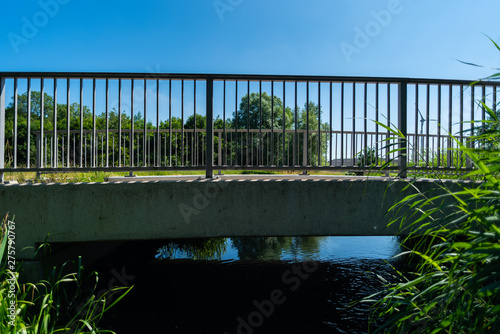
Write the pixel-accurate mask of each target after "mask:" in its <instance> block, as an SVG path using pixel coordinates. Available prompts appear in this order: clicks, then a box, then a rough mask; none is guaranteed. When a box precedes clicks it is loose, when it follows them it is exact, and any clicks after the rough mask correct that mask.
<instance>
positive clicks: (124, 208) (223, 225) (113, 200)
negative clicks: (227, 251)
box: [0, 174, 457, 258]
mask: <svg viewBox="0 0 500 334" xmlns="http://www.w3.org/2000/svg"><path fill="white" fill-rule="evenodd" d="M448 183H449V185H450V186H456V185H457V182H451V181H450V182H448ZM407 184H408V183H407V181H401V180H399V181H396V180H394V179H389V178H384V177H373V178H372V177H369V178H367V177H353V176H336V175H335V176H326V175H315V176H312V175H275V174H268V175H223V176H221V177H219V178H217V179H198V176H174V177H158V176H154V177H132V178H129V177H127V178H110V180H109V181H108V182H102V183H94V182H91V183H65V184H63V183H59V184H7V185H2V186H0V212H1V213H2V214H5V213H7V212H9V214H10V217H12V216H15V222H16V248H17V249H18V254H19V258H30V257H32V256H33V249H31V251H30V250H24V251H23V252H22V253H19V250H20V249H22V248H24V247H33V246H35V245H36V244H38V243H41V242H43V241H44V240H45V239H46V238H47V236H48V235H49V237H48V239H47V241H48V242H88V241H111V240H147V239H169V238H193V237H231V236H299V235H315V236H326V235H344V236H360V235H394V234H395V233H396V232H397V226H395V225H394V226H391V227H389V228H388V227H387V223H388V222H389V220H390V217H389V216H387V215H386V211H387V209H388V208H389V207H390V206H391V205H393V204H394V203H395V202H396V201H397V200H399V199H401V198H403V197H404V196H406V195H408V194H410V193H412V192H414V190H413V188H411V187H410V188H408V189H406V190H405V187H406V186H407ZM415 184H416V185H417V186H418V188H419V189H421V190H428V189H439V187H437V185H436V182H435V181H429V180H419V181H415Z"/></svg>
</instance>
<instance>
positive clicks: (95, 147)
mask: <svg viewBox="0 0 500 334" xmlns="http://www.w3.org/2000/svg"><path fill="white" fill-rule="evenodd" d="M95 108H96V79H95V78H94V79H93V80H92V141H91V144H90V151H91V154H90V162H91V166H92V167H96V166H97V164H98V162H97V155H98V154H99V140H98V138H97V129H96V111H95Z"/></svg>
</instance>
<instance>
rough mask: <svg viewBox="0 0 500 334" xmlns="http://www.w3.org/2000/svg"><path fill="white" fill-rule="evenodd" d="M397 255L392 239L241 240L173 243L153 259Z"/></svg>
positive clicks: (323, 258)
mask: <svg viewBox="0 0 500 334" xmlns="http://www.w3.org/2000/svg"><path fill="white" fill-rule="evenodd" d="M398 252H399V244H398V242H397V240H396V238H395V237H310V236H307V237H244V238H206V239H183V240H172V241H169V242H168V243H167V244H165V245H164V246H163V247H161V248H160V249H158V250H157V254H156V258H157V259H193V260H223V261H236V260H257V261H271V260H280V261H294V262H296V261H309V260H316V261H336V260H339V259H389V258H391V257H392V256H394V255H395V254H397V253H398Z"/></svg>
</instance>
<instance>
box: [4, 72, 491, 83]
mask: <svg viewBox="0 0 500 334" xmlns="http://www.w3.org/2000/svg"><path fill="white" fill-rule="evenodd" d="M0 77H3V78H34V79H39V78H49V79H53V78H58V79H123V80H131V79H135V80H139V79H142V80H144V79H146V80H157V79H158V80H168V79H174V80H175V79H177V80H181V79H184V80H206V79H213V80H233V81H234V80H242V81H248V80H249V81H286V82H295V81H298V82H308V81H309V82H345V83H358V82H359V83H365V82H366V83H394V84H397V83H401V82H406V83H409V84H432V85H440V84H441V85H470V84H473V83H476V85H480V86H500V82H499V81H491V80H490V81H477V80H456V79H430V78H403V77H362V76H320V75H269V74H264V75H260V74H202V73H109V72H0Z"/></svg>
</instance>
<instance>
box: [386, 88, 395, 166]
mask: <svg viewBox="0 0 500 334" xmlns="http://www.w3.org/2000/svg"><path fill="white" fill-rule="evenodd" d="M387 127H389V128H390V127H391V84H390V83H387ZM390 137H391V133H390V131H389V130H387V135H386V139H387V145H386V149H385V156H386V160H387V161H388V162H389V161H390V160H391V153H390V152H391V151H390V150H391V147H392V144H393V143H392V142H391V141H389V138H390ZM393 156H394V154H393Z"/></svg>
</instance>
